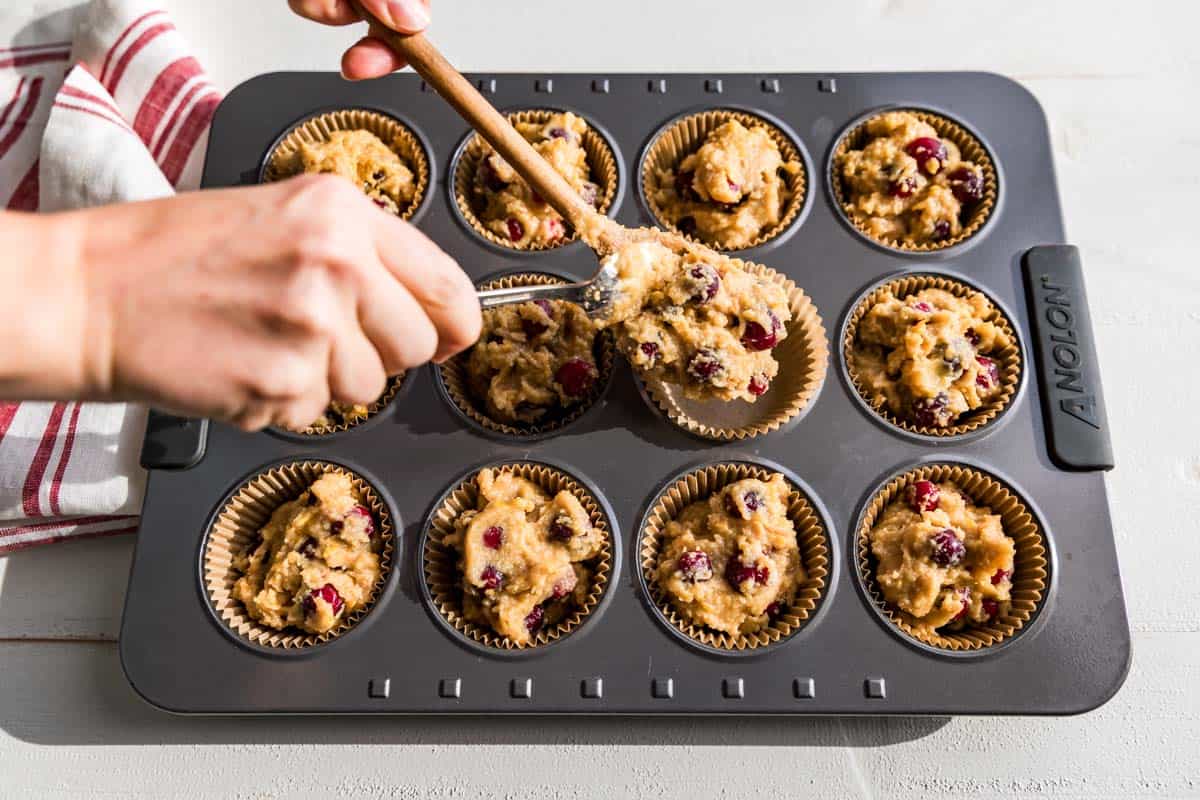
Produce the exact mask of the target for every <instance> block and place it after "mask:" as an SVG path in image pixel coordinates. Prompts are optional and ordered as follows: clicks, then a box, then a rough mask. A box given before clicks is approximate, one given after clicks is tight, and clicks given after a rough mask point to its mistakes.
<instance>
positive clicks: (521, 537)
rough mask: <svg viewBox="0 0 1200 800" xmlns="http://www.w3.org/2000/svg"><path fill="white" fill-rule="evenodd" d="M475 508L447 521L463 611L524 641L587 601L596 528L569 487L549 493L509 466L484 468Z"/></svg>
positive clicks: (600, 539)
mask: <svg viewBox="0 0 1200 800" xmlns="http://www.w3.org/2000/svg"><path fill="white" fill-rule="evenodd" d="M476 481H477V483H478V486H479V501H478V509H476V510H472V511H467V512H464V513H463V514H462V515H461V516H459V518H458V519H457V520H455V523H454V528H455V533H453V534H451V535H449V536H447V537H446V544H447V545H449V546H451V547H454V548H456V549H457V550H458V551H459V569H460V570H461V571H462V576H463V586H462V588H463V616H465V617H466V618H467V619H468V620H469V621H471V622H474V623H477V624H480V625H487V626H488V627H490V628H492V629H493V630H494V631H496V633H499V634H500V635H502V636H506V637H508V638H509V639H511V640H512V641H514V642H520V643H527V642H530V641H532V640H533V637H534V636H535V635H537V633H538V631H540V630H541V629H542V628H544V627H547V626H553V625H556V624H557V623H558V622H559V621H560V620H562V619H563V618H564V617H565V616H566V615H567V613H568V612H569V611H570V610H571V609H572V608H573V607H579V606H582V605H583V603H584V602H586V600H587V596H588V593H589V584H590V581H591V577H592V570H591V568H590V567H589V566H588V565H587V562H589V561H590V560H592V559H595V558H596V556H598V555H599V554H600V548H601V546H602V544H603V536H604V534H603V533H602V532H601V531H600V530H598V529H596V528H594V527H592V523H591V519H590V518H589V517H588V513H587V511H586V510H585V509H584V508H583V505H582V504H581V503H580V502H579V500H578V499H577V498H576V497H575V496H574V495H572V494H571V493H570V492H566V491H563V492H559V493H558V494H557V495H555V496H554V498H553V499H552V498H550V497H549V496H547V495H546V493H545V492H543V491H542V490H541V488H539V487H538V486H537V485H535V484H533V483H531V482H530V481H528V480H525V479H524V478H519V477H517V476H515V475H513V474H512V473H509V472H500V471H495V470H491V469H484V470H481V471H480V472H479V475H478V477H477V478H476Z"/></svg>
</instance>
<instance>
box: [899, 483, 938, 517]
mask: <svg viewBox="0 0 1200 800" xmlns="http://www.w3.org/2000/svg"><path fill="white" fill-rule="evenodd" d="M941 494H942V493H941V491H939V490H938V487H937V484H935V483H933V482H932V481H916V482H915V483H913V484H911V485H910V486H909V487H908V488H907V489H905V490H904V499H905V500H907V501H908V504H909V505H910V506H912V510H913V511H916V512H917V513H918V514H919V513H921V512H922V511H933V510H934V509H935V508H937V507H938V499H939V498H940V497H941Z"/></svg>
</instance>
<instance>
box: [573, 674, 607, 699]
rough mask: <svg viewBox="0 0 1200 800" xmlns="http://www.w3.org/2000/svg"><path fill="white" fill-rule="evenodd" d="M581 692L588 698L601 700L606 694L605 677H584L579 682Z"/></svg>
mask: <svg viewBox="0 0 1200 800" xmlns="http://www.w3.org/2000/svg"><path fill="white" fill-rule="evenodd" d="M579 693H580V694H581V695H583V696H584V697H586V698H587V699H588V700H599V699H600V698H601V697H603V696H604V679H603V678H584V679H583V681H582V682H580V684H579Z"/></svg>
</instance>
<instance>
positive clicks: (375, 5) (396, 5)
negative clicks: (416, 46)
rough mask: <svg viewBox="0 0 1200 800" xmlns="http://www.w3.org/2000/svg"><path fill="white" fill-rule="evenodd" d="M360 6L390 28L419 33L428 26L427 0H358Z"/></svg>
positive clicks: (401, 31)
mask: <svg viewBox="0 0 1200 800" xmlns="http://www.w3.org/2000/svg"><path fill="white" fill-rule="evenodd" d="M359 2H360V3H361V4H362V7H363V8H364V9H365V10H366V11H367V12H368V13H370V14H373V15H374V16H375V18H376V19H378V20H379V21H380V22H382V23H383V24H384V25H386V26H388V27H389V28H391V29H392V30H395V31H399V32H400V33H420V32H421V31H423V30H425V29H426V28H427V27H429V6H428V2H427V0H359Z"/></svg>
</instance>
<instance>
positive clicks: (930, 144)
mask: <svg viewBox="0 0 1200 800" xmlns="http://www.w3.org/2000/svg"><path fill="white" fill-rule="evenodd" d="M904 150H905V152H906V153H908V154H909V155H910V156H912V157H913V158H915V159H916V160H917V164H918V165H919V166H920V167H921V168H922V169H923V170H925V171H926V172H928V173H929V174H930V175H936V174H937V173H938V171H939V170H941V168H942V164H944V163H946V145H944V144H942V141H941V140H940V139H935V138H934V137H932V136H919V137H917V138H916V139H913V140H912V141H911V142H909V143H908V147H906V148H904ZM930 161H936V162H937V163H936V164H934V165H932V166H931V165H930V163H929V162H930Z"/></svg>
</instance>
